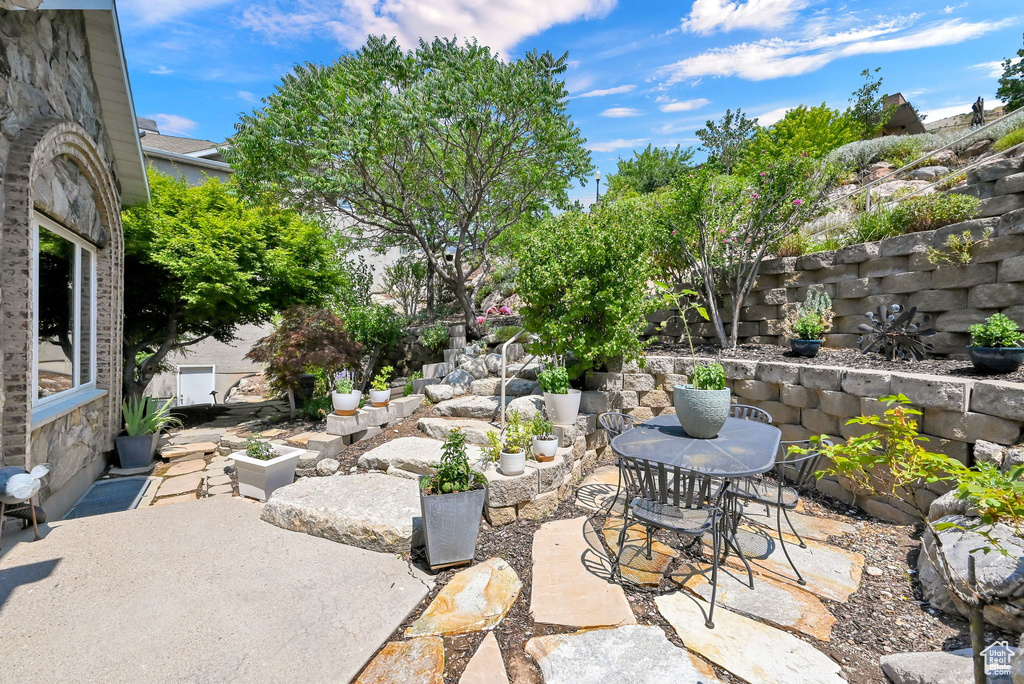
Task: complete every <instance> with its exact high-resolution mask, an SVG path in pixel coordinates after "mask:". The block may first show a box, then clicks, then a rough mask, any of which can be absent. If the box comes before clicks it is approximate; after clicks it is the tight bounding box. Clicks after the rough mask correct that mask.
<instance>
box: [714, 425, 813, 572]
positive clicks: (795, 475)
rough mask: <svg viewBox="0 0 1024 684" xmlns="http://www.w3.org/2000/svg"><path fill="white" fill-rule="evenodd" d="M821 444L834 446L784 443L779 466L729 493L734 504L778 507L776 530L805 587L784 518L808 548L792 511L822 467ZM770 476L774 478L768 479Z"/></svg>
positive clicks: (734, 486) (738, 483) (737, 483)
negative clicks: (793, 450)
mask: <svg viewBox="0 0 1024 684" xmlns="http://www.w3.org/2000/svg"><path fill="white" fill-rule="evenodd" d="M819 444H820V445H831V442H828V441H824V442H820V443H818V442H812V441H810V440H800V441H795V442H782V443H781V444H780V445H779V456H778V458H777V459H776V461H775V466H774V467H773V468H772V469H771V470H770V471H768V473H765V474H764V475H758V476H755V477H746V478H743V479H741V480H737V481H735V482H733V483H732V485H731V487H730V488H729V489H728V491H727V492H726V496H727V497H728V499H730V502H729V503H730V504H735V503H740V502H744V501H746V502H750V503H758V504H763V505H764V507H765V510H768V507H769V506H775V507H776V509H775V529H776V533H777V534H778V539H779V546H781V547H782V552H783V553H784V554H785V555H786V560H787V561H789V565H790V567H791V568H793V572H795V573H796V576H797V583H798V584H801V585H804V584H807V581H806V580H804V578H803V576H802V575H801V574H800V571H799V570H798V569H797V567H796V565H795V564H794V563H793V559H792V558H790V556H789V550H788V549H787V548H786V541H785V539H784V538H783V536H782V518H785V519H786V524H788V525H789V529H790V531H791V532H792V533H793V536H794V537H796V538H797V540H798V541H799V542H800V548H802V549H806V548H807V543H806V542H805V541H804V540H803V538H802V537H801V536H800V533H799V532H797V531H796V528H795V527H793V522H792V521H791V520H790V519H789V511H791V510H793V509H795V508H796V507H797V504H798V503H800V491H801V490H803V489H806V488H807V486H808V485H809V484H811V482H812V481H813V480H814V473H815V472H816V471H817V470H818V469H819V468H818V465H819V463H820V462H821V459H822V455H821V451H820V446H819ZM790 447H799V448H802V449H809V450H810V451H809V453H807V454H791V453H790ZM769 473H770V474H771V477H767V475H768V474H769ZM727 508H729V509H730V510H731V509H732V508H733V507H732V506H730V505H729V504H727ZM737 517H738V516H737ZM755 522H756V521H755Z"/></svg>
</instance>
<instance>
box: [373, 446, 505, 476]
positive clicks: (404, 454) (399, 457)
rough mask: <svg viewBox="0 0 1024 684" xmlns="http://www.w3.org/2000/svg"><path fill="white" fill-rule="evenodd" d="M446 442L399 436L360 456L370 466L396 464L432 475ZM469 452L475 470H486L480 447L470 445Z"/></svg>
mask: <svg viewBox="0 0 1024 684" xmlns="http://www.w3.org/2000/svg"><path fill="white" fill-rule="evenodd" d="M442 446H443V442H441V441H439V440H436V439H428V438H426V437H399V438H398V439H393V440H391V441H390V442H387V443H385V444H381V445H380V446H379V447H376V448H373V449H370V450H369V451H367V452H366V453H365V454H363V455H362V456H360V457H359V465H360V467H362V468H367V469H369V470H385V471H386V470H388V469H389V468H395V469H398V470H404V471H405V472H407V473H418V474H420V475H429V474H431V473H433V472H434V468H435V467H436V466H437V464H438V463H440V462H441V447H442ZM466 455H467V456H468V457H469V462H470V465H471V466H472V467H473V468H474V469H475V470H483V468H485V467H486V464H487V459H486V458H485V457H484V455H483V454H482V453H481V451H480V448H479V447H474V446H467V447H466Z"/></svg>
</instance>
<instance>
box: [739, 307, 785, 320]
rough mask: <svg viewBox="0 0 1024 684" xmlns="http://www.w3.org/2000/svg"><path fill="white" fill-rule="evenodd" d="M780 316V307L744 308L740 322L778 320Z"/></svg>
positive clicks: (741, 311)
mask: <svg viewBox="0 0 1024 684" xmlns="http://www.w3.org/2000/svg"><path fill="white" fill-rule="evenodd" d="M778 315H779V307H777V306H768V305H766V304H765V305H760V306H744V307H743V308H742V309H741V310H740V320H743V321H763V320H767V319H771V318H776V317H777V316H778Z"/></svg>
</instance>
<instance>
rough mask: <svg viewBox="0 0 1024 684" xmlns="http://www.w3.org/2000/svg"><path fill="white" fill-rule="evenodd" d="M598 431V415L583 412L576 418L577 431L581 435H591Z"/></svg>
mask: <svg viewBox="0 0 1024 684" xmlns="http://www.w3.org/2000/svg"><path fill="white" fill-rule="evenodd" d="M596 429H597V414H594V413H588V412H586V411H581V412H580V414H579V415H578V416H576V430H577V432H578V433H579V434H581V435H589V434H590V433H591V432H593V431H594V430H596Z"/></svg>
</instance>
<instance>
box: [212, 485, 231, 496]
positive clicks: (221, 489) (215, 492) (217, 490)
mask: <svg viewBox="0 0 1024 684" xmlns="http://www.w3.org/2000/svg"><path fill="white" fill-rule="evenodd" d="M206 493H207V494H209V495H210V496H220V495H224V494H228V495H230V494H233V493H234V490H233V489H232V488H231V485H229V484H224V485H217V486H216V487H210V488H209V489H208V490H207V491H206Z"/></svg>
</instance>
